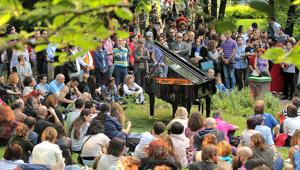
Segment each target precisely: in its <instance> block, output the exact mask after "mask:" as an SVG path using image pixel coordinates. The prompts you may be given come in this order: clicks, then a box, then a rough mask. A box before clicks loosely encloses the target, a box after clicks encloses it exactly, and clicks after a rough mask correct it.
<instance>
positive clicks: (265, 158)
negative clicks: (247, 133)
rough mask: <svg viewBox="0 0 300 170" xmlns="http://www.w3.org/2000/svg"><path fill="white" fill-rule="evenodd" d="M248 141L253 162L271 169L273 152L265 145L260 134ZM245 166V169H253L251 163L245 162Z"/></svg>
mask: <svg viewBox="0 0 300 170" xmlns="http://www.w3.org/2000/svg"><path fill="white" fill-rule="evenodd" d="M250 139H251V149H252V152H253V160H254V161H258V162H260V163H261V164H265V165H267V166H268V167H270V168H272V167H273V157H274V151H273V150H272V149H271V148H270V147H268V146H267V145H266V143H265V139H264V137H263V136H262V135H261V134H259V133H256V134H254V135H252V136H251V138H250ZM245 166H246V169H254V167H253V161H247V163H246V165H245Z"/></svg>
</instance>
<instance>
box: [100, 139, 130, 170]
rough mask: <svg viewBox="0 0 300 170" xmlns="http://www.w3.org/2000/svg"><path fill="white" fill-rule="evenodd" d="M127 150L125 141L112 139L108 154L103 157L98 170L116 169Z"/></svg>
mask: <svg viewBox="0 0 300 170" xmlns="http://www.w3.org/2000/svg"><path fill="white" fill-rule="evenodd" d="M125 149H126V142H125V141H123V140H121V139H118V138H114V139H112V140H111V141H110V142H109V145H108V148H107V153H106V154H103V155H102V156H101V158H100V160H99V162H98V166H97V169H96V170H107V169H115V168H116V167H117V163H118V161H119V160H120V159H121V156H122V155H123V154H124V152H125Z"/></svg>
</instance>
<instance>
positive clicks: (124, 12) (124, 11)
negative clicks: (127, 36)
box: [115, 8, 133, 21]
mask: <svg viewBox="0 0 300 170" xmlns="http://www.w3.org/2000/svg"><path fill="white" fill-rule="evenodd" d="M115 13H116V15H117V16H118V17H120V18H122V19H125V20H129V21H130V20H132V17H133V15H132V13H131V11H130V10H129V9H128V8H117V9H116V10H115Z"/></svg>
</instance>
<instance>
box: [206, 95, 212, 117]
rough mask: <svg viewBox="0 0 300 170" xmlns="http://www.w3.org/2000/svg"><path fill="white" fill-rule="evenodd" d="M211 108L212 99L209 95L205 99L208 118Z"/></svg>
mask: <svg viewBox="0 0 300 170" xmlns="http://www.w3.org/2000/svg"><path fill="white" fill-rule="evenodd" d="M210 106H211V97H210V95H207V96H206V97H205V111H206V117H209V116H210V111H211V110H210Z"/></svg>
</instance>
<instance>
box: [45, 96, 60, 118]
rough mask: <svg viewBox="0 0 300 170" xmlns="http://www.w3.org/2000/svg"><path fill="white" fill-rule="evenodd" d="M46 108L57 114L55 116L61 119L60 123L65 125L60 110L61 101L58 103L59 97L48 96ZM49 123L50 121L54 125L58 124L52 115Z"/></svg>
mask: <svg viewBox="0 0 300 170" xmlns="http://www.w3.org/2000/svg"><path fill="white" fill-rule="evenodd" d="M46 106H47V108H48V109H49V111H50V110H51V111H53V112H54V113H55V115H56V116H57V118H58V119H59V121H60V123H61V124H64V115H63V112H62V111H61V109H60V105H59V101H58V99H57V97H56V96H55V94H50V95H49V96H47V98H46ZM48 121H50V122H52V123H56V122H55V118H54V117H52V116H51V115H50V116H48Z"/></svg>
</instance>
